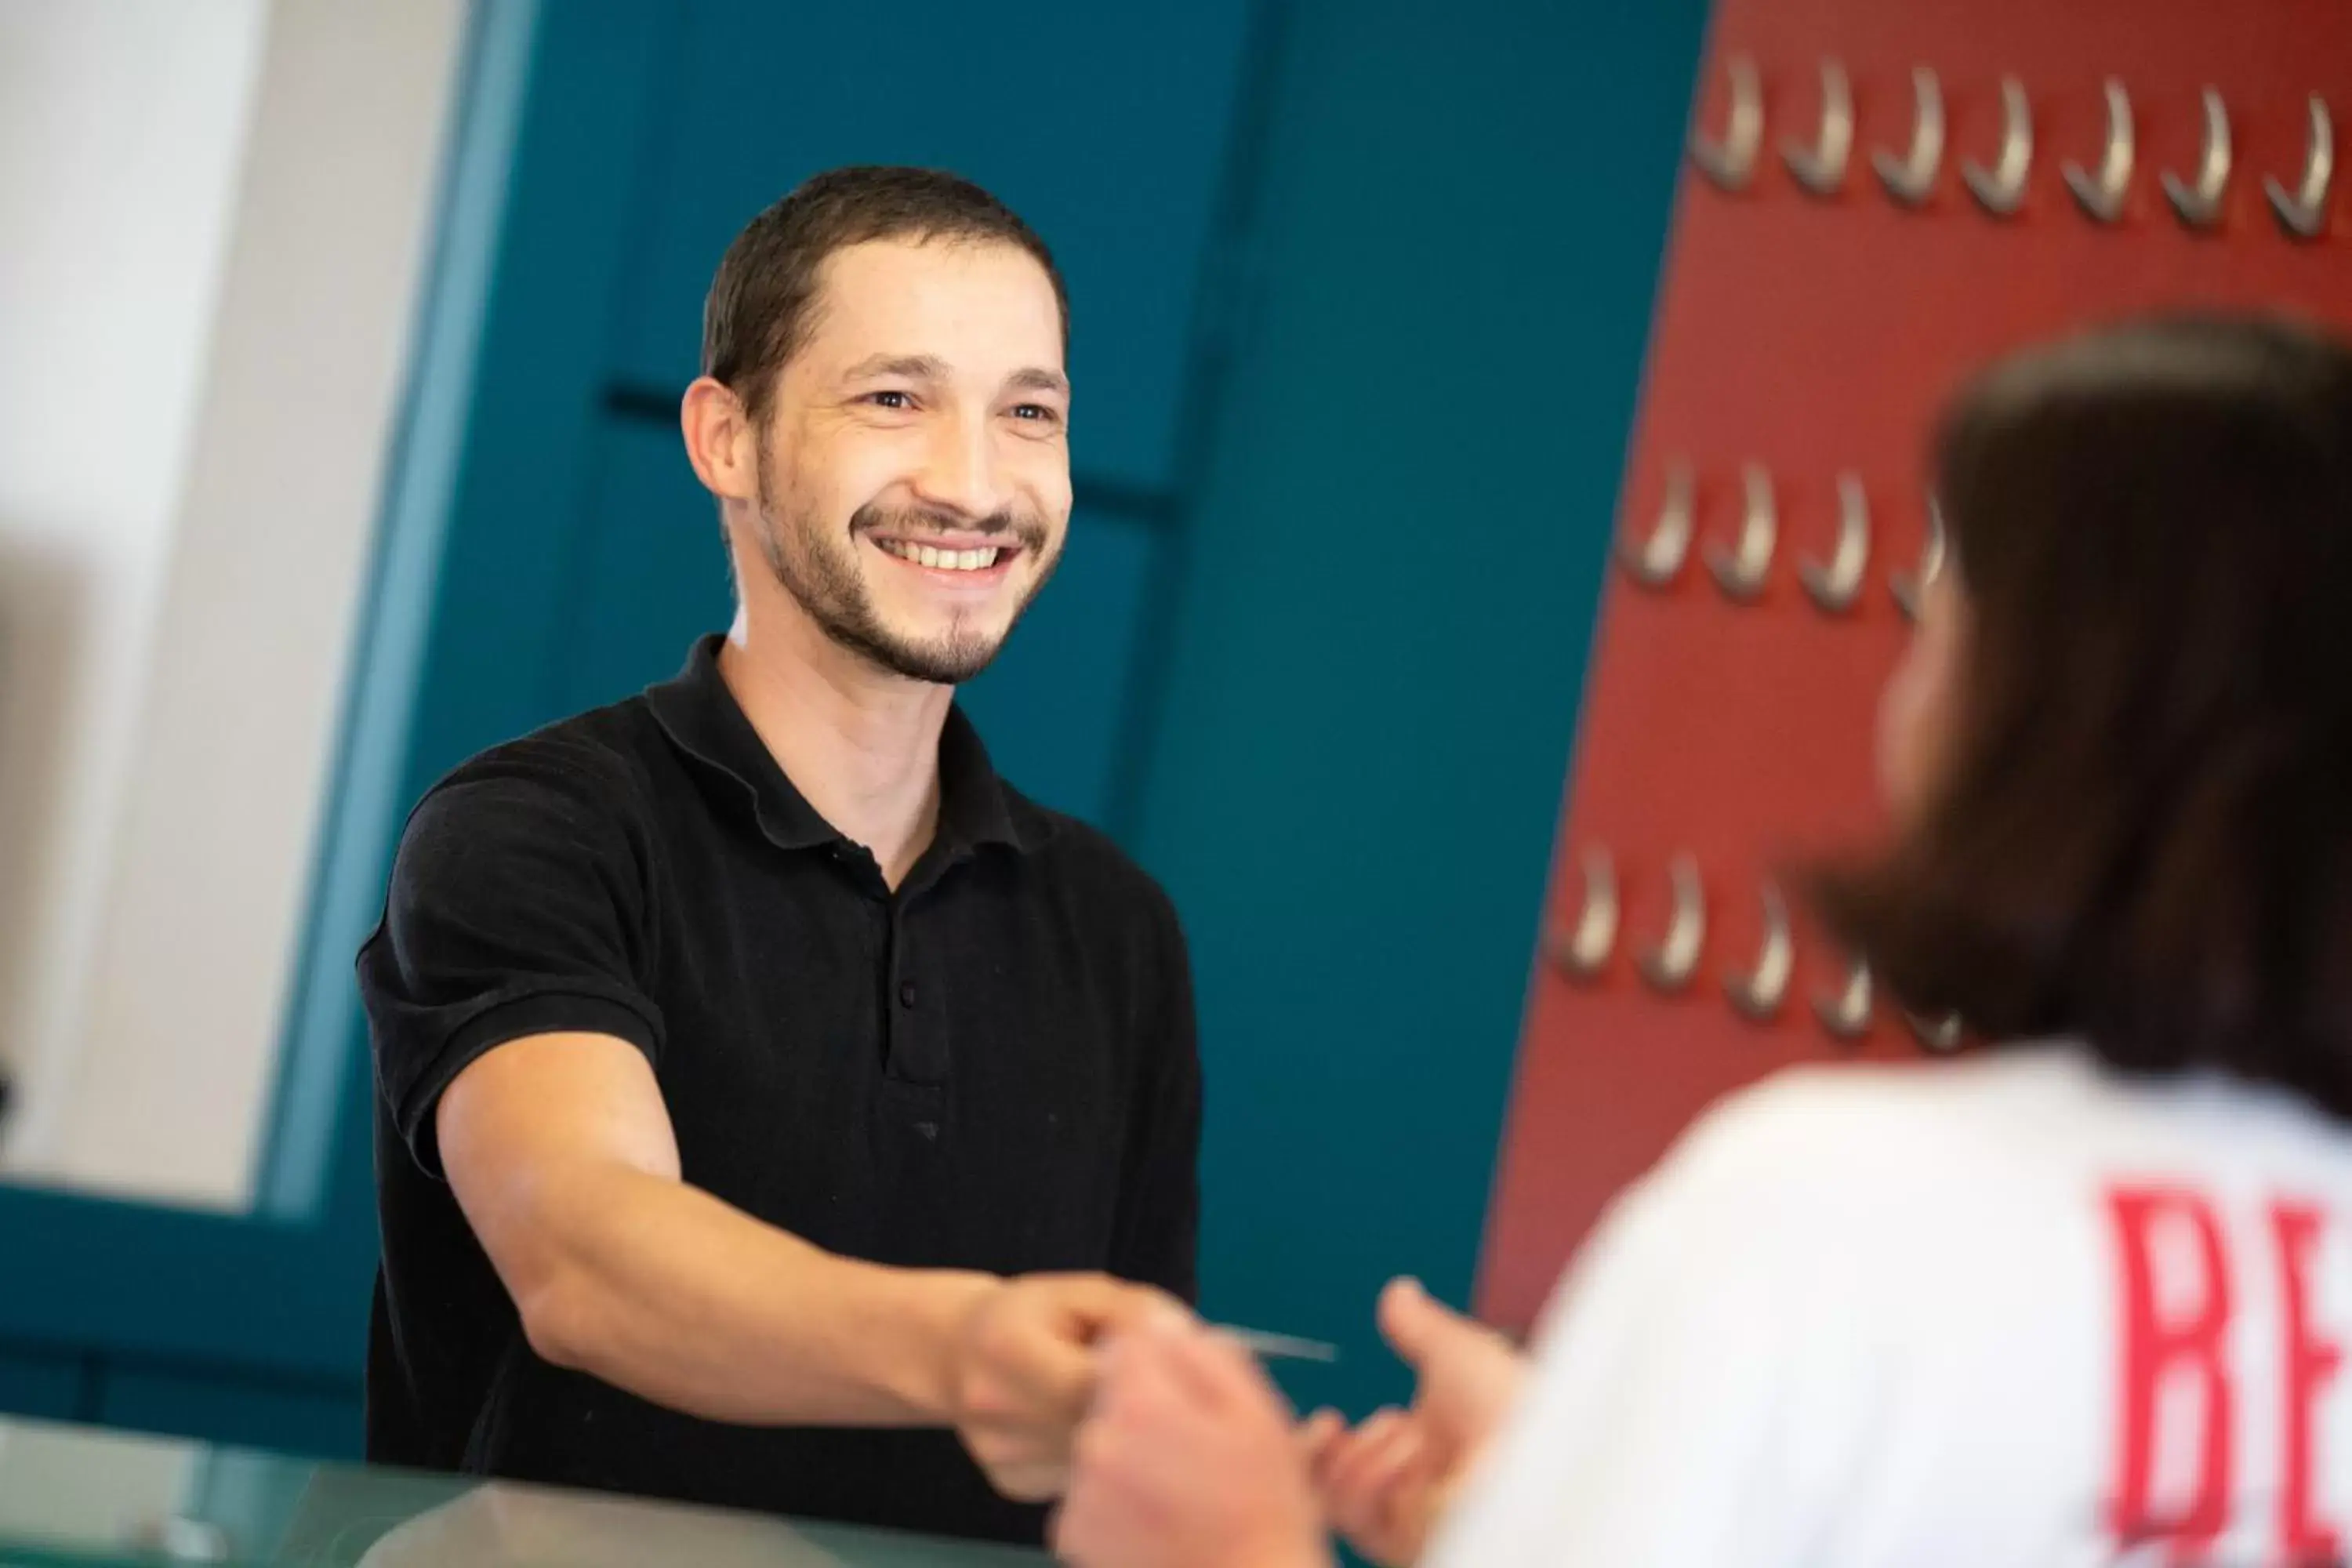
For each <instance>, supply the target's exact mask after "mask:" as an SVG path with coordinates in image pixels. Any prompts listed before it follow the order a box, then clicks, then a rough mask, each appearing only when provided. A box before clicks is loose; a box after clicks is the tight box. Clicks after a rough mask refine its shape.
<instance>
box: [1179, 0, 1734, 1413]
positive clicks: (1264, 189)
mask: <svg viewBox="0 0 2352 1568" xmlns="http://www.w3.org/2000/svg"><path fill="white" fill-rule="evenodd" d="M1704 9H1705V8H1704V6H1703V5H1700V4H1698V3H1697V0H1653V3H1652V4H1649V5H1638V6H1635V5H1627V6H1616V5H1567V4H1561V3H1559V0H1548V3H1547V0H1370V3H1367V0H1309V3H1307V4H1304V5H1300V6H1299V7H1298V8H1297V15H1296V17H1295V19H1294V21H1293V24H1292V26H1291V27H1290V29H1289V33H1288V37H1287V42H1286V49H1285V58H1284V61H1283V67H1282V70H1281V72H1280V75H1279V80H1280V82H1281V93H1280V106H1279V112H1278V113H1277V114H1276V117H1275V120H1274V127H1273V135H1272V137H1271V139H1270V141H1269V142H1268V145H1267V148H1266V153H1265V156H1266V159H1267V163H1266V168H1265V173H1264V176H1263V184H1262V186H1261V190H1260V195H1259V205H1258V212H1257V215H1256V227H1257V233H1256V240H1255V273H1256V276H1257V278H1258V279H1259V284H1258V287H1259V289H1260V298H1259V299H1258V300H1256V302H1255V305H1254V306H1253V308H1252V311H1251V317H1252V323H1253V324H1252V328H1251V330H1250V331H1247V332H1246V333H1245V334H1244V336H1243V337H1242V339H1241V343H1242V347H1241V351H1240V355H1239V357H1238V359H1237V360H1236V362H1235V363H1234V365H1233V366H1232V368H1231V372H1230V375H1229V377H1228V384H1227V385H1226V387H1225V389H1224V391H1223V395H1222V396H1221V398H1220V399H1219V403H1218V407H1217V412H1216V415H1215V417H1214V419H1213V436H1212V437H1211V438H1210V439H1209V441H1208V442H1207V444H1206V463H1205V468H1204V471H1203V473H1202V477H1201V480H1200V485H1199V489H1198V490H1197V492H1196V495H1195V499H1194V504H1193V505H1192V509H1191V510H1190V513H1189V516H1188V519H1187V526H1186V531H1185V534H1184V553H1185V560H1184V567H1183V577H1182V581H1181V586H1180V587H1179V589H1178V594H1177V598H1176V602H1175V608H1174V611H1173V614H1172V616H1171V632H1170V635H1169V637H1168V640H1167V643H1166V646H1165V647H1164V648H1163V650H1162V653H1163V657H1164V658H1165V659H1166V666H1165V670H1166V674H1165V687H1164V694H1163V696H1162V698H1161V700H1160V707H1159V712H1158V717H1157V723H1156V734H1155V737H1154V741H1153V744H1152V746H1151V750H1150V764H1149V767H1148V769H1147V771H1146V775H1145V784H1144V795H1143V799H1142V802H1141V808H1140V815H1139V822H1140V831H1139V833H1138V835H1137V836H1136V838H1135V847H1136V848H1137V849H1138V851H1139V853H1140V854H1141V856H1142V857H1143V858H1144V860H1145V861H1146V862H1147V863H1148V864H1149V865H1150V867H1151V868H1153V869H1155V870H1156V871H1157V872H1158V873H1159V874H1160V876H1161V877H1162V878H1163V879H1165V881H1166V882H1167V884H1168V886H1169V888H1170V889H1171V891H1172V892H1173V894H1174V895H1175V899H1176V902H1177V905H1178V907H1179V908H1180V910H1181V911H1182V913H1183V916H1184V919H1185V921H1186V923H1187V926H1188V928H1189V931H1190V934H1191V937H1192V952H1193V962H1194V966H1195V971H1196V974H1197V980H1198V984H1199V989H1200V998H1201V1019H1202V1036H1203V1041H1204V1049H1205V1053H1206V1063H1207V1069H1208V1075H1209V1115H1208V1129H1207V1141H1206V1147H1205V1150H1204V1166H1203V1180H1204V1184H1205V1199H1206V1215H1205V1221H1206V1223H1205V1235H1204V1237H1203V1257H1202V1272H1203V1279H1204V1288H1205V1290H1206V1294H1207V1297H1208V1303H1207V1304H1208V1306H1209V1308H1210V1310H1212V1311H1213V1312H1215V1313H1217V1314H1219V1315H1222V1316H1224V1317H1227V1318H1232V1319H1235V1320H1238V1321H1244V1322H1247V1323H1251V1324H1255V1325H1261V1326H1264V1327H1266V1328H1271V1329H1276V1330H1282V1331H1291V1332H1298V1333H1307V1334H1311V1335H1315V1336H1317V1337H1322V1338H1328V1339H1332V1340H1335V1341H1337V1342H1339V1343H1340V1344H1341V1345H1342V1346H1343V1347H1344V1356H1343V1360H1342V1361H1341V1363H1340V1364H1339V1367H1338V1368H1337V1369H1335V1370H1334V1371H1331V1372H1328V1373H1321V1372H1316V1373H1297V1374H1294V1377H1293V1383H1294V1387H1295V1390H1296V1392H1297V1394H1299V1396H1300V1397H1302V1398H1305V1399H1323V1398H1334V1399H1338V1400H1339V1401H1341V1402H1342V1403H1345V1404H1348V1405H1353V1406H1355V1407H1357V1408H1359V1409H1360V1408H1362V1407H1363V1406H1364V1405H1367V1404H1369V1403H1370V1402H1371V1401H1373V1400H1374V1399H1376V1398H1379V1397H1383V1396H1393V1395H1395V1394H1400V1393H1402V1383H1401V1381H1400V1380H1399V1378H1398V1376H1397V1374H1396V1373H1394V1372H1393V1371H1392V1370H1391V1367H1390V1366H1389V1363H1387V1359H1386V1357H1385V1356H1384V1355H1382V1354H1381V1353H1379V1352H1378V1351H1377V1350H1376V1346H1375V1341H1374V1339H1373V1336H1372V1333H1371V1324H1370V1306H1371V1301H1372V1298H1373V1294H1374V1292H1375V1291H1376V1290H1377V1289H1378V1288H1379V1285H1380V1283H1381V1281H1382V1280H1384V1279H1387V1278H1388V1277H1389V1275H1390V1274H1391V1273H1392V1272H1396V1271H1400V1270H1410V1271H1414V1272H1417V1273H1419V1274H1421V1275H1422V1276H1423V1278H1425V1279H1427V1280H1428V1282H1429V1283H1430V1284H1431V1286H1432V1287H1433V1289H1438V1290H1440V1291H1441V1292H1443V1293H1444V1294H1446V1295H1449V1296H1451V1297H1453V1298H1454V1300H1462V1299H1463V1296H1464V1294H1465V1291H1466V1289H1467V1287H1468V1284H1469V1280H1470V1277H1471V1272H1472V1268H1473V1264H1474V1261H1475V1256H1476V1251H1477V1245H1478V1239H1479V1232H1480V1228H1481V1226H1482V1224H1483V1220H1484V1215H1485V1209H1486V1187H1487V1181H1488V1175H1489V1168H1490V1165H1491V1162H1492V1158H1493V1152H1494V1148H1495V1144H1496V1136H1497V1130H1498V1126H1499V1121H1500V1117H1501V1111H1502V1106H1503V1100H1504V1097H1505V1094H1506V1090H1507V1075H1508V1072H1509V1069H1510V1064H1511V1060H1512V1057H1513V1052H1514V1047H1515V1044H1516V1037H1517V1026H1518V1018H1519V1009H1520V1001H1521V992H1522V988H1523V986H1524V984H1525V980H1526V975H1527V972H1528V955H1529V952H1530V948H1531V943H1532V940H1533V935H1534V931H1535V929H1536V919H1537V907H1538V900H1539V898H1540V894H1541V890H1542V882H1543V878H1544V873H1545V868H1546V862H1547V859H1548V856H1549V845H1550V840H1551V834H1552V829H1553V825H1554V820H1555V816H1556V814H1557V811H1558V808H1559V796H1560V790H1561V784H1562V779H1563V777H1564V775H1565V767H1566V762H1567V757H1568V752H1569V745H1570V739H1571V736H1572V732H1573V729H1574V724H1575V715H1576V707H1577V701H1578V697H1579V694H1580V687H1581V682H1582V677H1583V668H1584V658H1585V650H1586V643H1587V640H1588V637H1589V629H1590V626H1591V619H1592V613H1593V609H1594V605H1595V604H1596V603H1597V599H1598V595H1599V589H1600V578H1601V566H1602V563H1603V561H1604V559H1605V556H1606V553H1607V544H1608V536H1609V531H1610V527H1611V519H1612V514H1613V510H1614V505H1615V498H1616V489H1617V484H1618V477H1619V469H1620V466H1621V463H1622V449H1623V447H1624V443H1625V438H1626V435H1627V432H1628V430H1629V428H1630V425H1631V419H1632V414H1633V404H1634V397H1635V393H1636V389H1637V387H1638V385H1639V382H1640V374H1641V367H1642V362H1643V351H1644V346H1645V339H1646V334H1647V331H1648V322H1649V316H1650V300H1651V294H1652V290H1653V287H1654V278H1655V276H1656V273H1657V269H1658V262H1659V259H1660V255H1661V250H1662V246H1663V242H1664V235H1665V231H1666V226H1667V218H1668V212H1669V206H1670V202H1671V197H1672V193H1673V188H1674V180H1675V166H1676V161H1677V156H1678V150H1679V145H1680V142H1681V136H1682V128H1683V123H1684V113H1685V109H1684V106H1685V101H1686V99H1687V96H1688V91H1689V85H1690V81H1691V78H1692V74H1693V71H1694V68H1695V65H1696V59H1697V58H1698V47H1699V35H1700V29H1701V25H1702V22H1703V19H1704Z"/></svg>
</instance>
